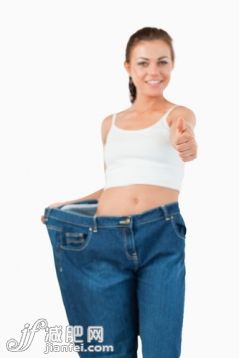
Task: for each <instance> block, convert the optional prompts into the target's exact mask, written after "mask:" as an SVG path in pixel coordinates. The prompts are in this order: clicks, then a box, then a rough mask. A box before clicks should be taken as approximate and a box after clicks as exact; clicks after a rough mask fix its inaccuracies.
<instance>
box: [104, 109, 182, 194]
mask: <svg viewBox="0 0 239 358" xmlns="http://www.w3.org/2000/svg"><path fill="white" fill-rule="evenodd" d="M175 107H176V105H174V106H173V107H171V108H169V109H168V110H167V111H166V112H165V113H164V114H163V116H161V117H160V119H159V120H158V121H157V122H156V123H154V124H153V125H151V126H149V127H146V128H142V129H137V130H131V129H129V130H128V129H122V128H119V127H117V126H116V125H115V118H116V114H114V115H113V119H112V125H111V128H110V130H109V132H108V135H107V140H106V143H105V145H104V162H105V165H106V170H105V188H104V189H106V188H109V187H116V186H124V185H130V184H152V185H159V186H163V187H167V188H172V189H176V190H178V191H179V190H180V188H181V184H182V179H183V176H184V162H183V160H182V159H181V158H180V156H179V154H178V152H177V150H176V149H174V148H173V146H172V144H171V143H170V140H169V135H170V127H169V126H168V123H167V115H168V114H169V112H170V111H171V110H172V109H173V108H175Z"/></svg>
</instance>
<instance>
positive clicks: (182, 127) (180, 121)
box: [177, 116, 187, 133]
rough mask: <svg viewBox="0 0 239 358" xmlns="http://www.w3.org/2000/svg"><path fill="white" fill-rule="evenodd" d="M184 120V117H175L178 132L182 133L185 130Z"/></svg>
mask: <svg viewBox="0 0 239 358" xmlns="http://www.w3.org/2000/svg"><path fill="white" fill-rule="evenodd" d="M186 128H187V127H186V122H185V119H184V118H183V117H181V116H180V117H178V118H177V129H178V131H179V132H180V133H183V132H184V131H185V130H186Z"/></svg>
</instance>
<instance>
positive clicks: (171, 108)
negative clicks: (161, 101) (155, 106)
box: [164, 104, 178, 117]
mask: <svg viewBox="0 0 239 358" xmlns="http://www.w3.org/2000/svg"><path fill="white" fill-rule="evenodd" d="M175 107H178V105H177V104H175V105H173V106H172V107H170V108H169V109H168V110H167V111H166V112H165V113H164V116H166V117H167V116H168V114H169V113H170V112H171V111H172V110H173V109H174V108H175Z"/></svg>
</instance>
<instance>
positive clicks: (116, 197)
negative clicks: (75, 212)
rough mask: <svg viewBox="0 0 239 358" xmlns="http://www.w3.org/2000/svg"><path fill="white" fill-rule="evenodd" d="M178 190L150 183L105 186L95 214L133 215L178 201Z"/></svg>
mask: <svg viewBox="0 0 239 358" xmlns="http://www.w3.org/2000/svg"><path fill="white" fill-rule="evenodd" d="M178 197H179V191H178V190H175V189H170V188H165V187H161V186H157V185H150V184H132V185H128V186H118V187H110V188H106V189H105V190H104V191H103V192H102V194H101V195H100V197H99V198H98V206H97V211H96V215H97V216H100V215H107V216H110V215H133V214H138V213H140V212H142V211H146V210H149V209H152V208H154V207H157V206H161V205H165V204H169V203H172V202H175V201H178Z"/></svg>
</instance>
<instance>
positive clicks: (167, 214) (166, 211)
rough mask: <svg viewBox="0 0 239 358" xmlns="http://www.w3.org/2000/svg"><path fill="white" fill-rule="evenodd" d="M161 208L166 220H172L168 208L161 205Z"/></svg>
mask: <svg viewBox="0 0 239 358" xmlns="http://www.w3.org/2000/svg"><path fill="white" fill-rule="evenodd" d="M161 208H162V210H163V213H164V217H165V220H170V219H171V218H170V214H169V212H168V209H167V206H165V205H161Z"/></svg>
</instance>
